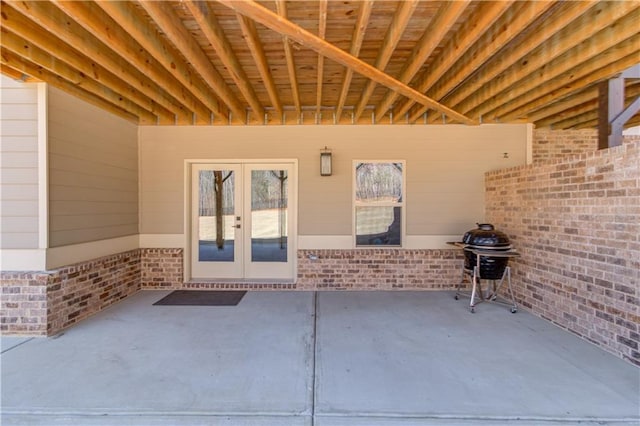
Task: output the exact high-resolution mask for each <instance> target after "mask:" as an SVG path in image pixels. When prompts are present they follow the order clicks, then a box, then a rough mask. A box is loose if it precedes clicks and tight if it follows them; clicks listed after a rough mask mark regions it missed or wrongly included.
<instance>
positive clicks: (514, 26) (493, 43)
mask: <svg viewBox="0 0 640 426" xmlns="http://www.w3.org/2000/svg"><path fill="white" fill-rule="evenodd" d="M554 4H555V2H554V1H534V2H518V3H516V4H515V5H514V7H512V8H510V9H509V10H507V12H506V13H504V14H503V15H502V16H501V17H500V19H499V20H498V21H496V23H495V25H493V26H492V27H490V28H489V29H487V31H486V32H485V33H484V34H483V35H482V37H481V38H480V39H479V40H478V42H477V43H476V44H475V45H474V46H473V47H472V48H471V49H469V51H468V52H467V54H465V55H464V56H463V57H462V58H460V59H459V60H458V61H457V62H456V63H455V64H454V65H453V66H452V67H451V68H450V69H449V70H448V71H447V72H446V74H445V75H443V77H442V78H441V79H440V80H438V82H437V83H436V84H435V85H434V86H433V87H432V88H431V89H430V90H429V91H428V92H427V95H429V96H430V97H431V98H433V99H442V98H444V97H445V96H446V95H447V94H448V93H450V92H451V91H452V90H453V89H455V88H456V87H457V86H458V85H460V83H461V82H463V81H465V80H466V79H467V78H468V77H469V76H471V75H473V73H474V72H476V71H477V70H478V69H479V68H480V67H481V66H482V65H483V64H485V63H487V62H489V61H490V60H491V59H492V58H493V57H494V55H496V54H497V53H498V52H499V51H500V50H501V49H502V48H503V47H504V46H506V45H507V44H508V43H509V42H510V41H512V40H513V39H514V38H515V37H516V36H517V35H519V34H520V33H521V32H522V31H524V30H525V29H526V28H527V27H528V26H529V25H531V24H532V23H533V22H534V21H535V20H536V19H538V18H539V17H540V16H542V14H544V13H545V12H547V11H548V10H549V8H551V6H553V5H554ZM425 111H426V108H424V107H422V108H418V109H417V111H415V113H413V114H412V115H411V116H410V117H409V122H410V123H413V122H414V121H415V120H417V119H418V118H419V117H421V116H422V115H423V114H424V112H425Z"/></svg>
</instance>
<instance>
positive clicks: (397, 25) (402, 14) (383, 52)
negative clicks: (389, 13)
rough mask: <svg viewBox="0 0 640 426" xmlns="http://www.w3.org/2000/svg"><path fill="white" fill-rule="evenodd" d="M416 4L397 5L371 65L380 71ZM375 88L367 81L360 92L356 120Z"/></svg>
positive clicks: (413, 0)
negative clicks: (374, 60)
mask: <svg viewBox="0 0 640 426" xmlns="http://www.w3.org/2000/svg"><path fill="white" fill-rule="evenodd" d="M418 3H419V0H405V1H402V2H400V4H399V5H398V8H397V9H396V13H394V14H393V19H392V20H391V24H390V25H389V28H388V29H387V33H386V34H385V36H384V40H383V41H382V46H381V48H380V50H379V51H378V56H377V57H376V62H375V63H374V65H373V66H374V67H376V68H378V69H379V70H380V71H384V70H385V68H386V67H387V64H388V63H389V61H390V60H391V56H392V55H393V51H394V50H395V49H396V46H397V45H398V42H399V41H400V38H401V37H402V34H404V30H405V28H406V27H407V24H409V20H410V19H411V16H412V15H413V12H414V11H415V9H416V7H417V6H418ZM354 56H357V55H354ZM375 88H376V83H375V82H374V81H373V80H367V83H366V85H365V87H364V90H363V91H362V93H360V100H359V101H358V103H357V104H356V107H355V113H354V114H355V119H356V120H357V119H358V118H360V116H361V115H362V113H363V111H364V109H365V108H366V106H367V102H369V98H371V94H372V93H373V91H374V90H375Z"/></svg>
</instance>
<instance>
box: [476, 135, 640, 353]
mask: <svg viewBox="0 0 640 426" xmlns="http://www.w3.org/2000/svg"><path fill="white" fill-rule="evenodd" d="M486 206H487V207H486V219H487V221H489V222H491V223H493V224H494V225H495V226H496V227H497V228H498V229H500V230H502V231H504V232H506V233H507V234H508V235H509V236H510V238H511V239H512V242H513V244H514V245H515V247H516V248H517V249H518V250H519V251H521V252H522V258H520V259H518V260H515V261H514V262H513V263H512V267H513V272H514V279H513V282H514V285H515V290H516V293H517V297H518V299H519V301H520V303H521V304H522V305H524V306H525V307H526V308H528V309H530V310H531V311H532V312H534V313H536V314H537V315H539V316H541V317H543V318H545V319H548V320H550V321H552V322H554V323H556V324H558V325H560V326H562V327H564V328H566V329H568V330H570V331H572V332H573V333H575V334H577V335H579V336H582V337H583V338H585V339H587V340H589V341H591V342H594V343H596V344H598V345H600V346H602V347H604V348H605V349H607V350H608V351H610V352H612V353H615V354H617V355H619V356H621V357H623V358H625V359H627V360H629V361H630V362H632V363H634V364H636V365H640V349H639V346H640V334H639V333H640V141H635V142H634V141H630V142H627V143H625V144H623V145H622V146H619V147H616V148H612V149H608V150H602V151H591V152H588V153H583V154H581V155H574V156H572V157H569V158H565V159H564V160H563V161H558V160H556V161H550V162H549V163H548V164H539V165H533V166H522V167H516V168H512V169H506V170H500V171H496V172H490V173H488V174H487V175H486Z"/></svg>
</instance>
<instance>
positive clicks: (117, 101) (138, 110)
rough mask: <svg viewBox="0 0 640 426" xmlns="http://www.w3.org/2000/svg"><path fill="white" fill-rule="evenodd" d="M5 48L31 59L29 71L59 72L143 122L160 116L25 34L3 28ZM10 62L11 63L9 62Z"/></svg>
mask: <svg viewBox="0 0 640 426" xmlns="http://www.w3.org/2000/svg"><path fill="white" fill-rule="evenodd" d="M2 47H3V48H5V49H6V50H7V51H11V52H12V53H13V54H18V55H21V56H22V57H23V58H28V59H29V60H30V61H31V64H33V65H29V70H36V67H41V68H42V69H45V70H47V71H49V73H51V74H55V75H58V76H59V77H61V78H62V79H64V80H66V81H68V82H69V84H72V85H75V86H76V87H78V88H80V89H83V90H85V91H87V92H90V93H94V94H96V95H97V96H98V97H100V98H102V99H104V100H105V101H106V102H109V103H111V104H113V105H114V106H116V107H118V108H120V109H121V110H124V111H127V112H129V113H130V114H131V115H133V116H138V117H140V124H158V117H157V116H156V115H155V114H153V113H152V112H151V111H148V110H145V109H144V108H142V107H140V106H139V105H138V104H136V103H135V102H132V101H131V100H130V99H127V98H125V97H124V96H123V95H122V94H120V93H118V92H115V91H113V90H111V89H110V88H108V87H106V86H104V85H102V84H100V83H99V82H97V81H95V80H93V79H92V78H91V77H90V75H91V74H85V73H83V72H82V71H79V70H77V69H75V68H73V67H72V66H70V65H68V64H66V63H65V62H62V61H60V60H58V59H54V58H52V57H51V55H49V54H48V52H46V51H45V50H42V49H40V48H39V47H37V46H34V45H32V44H31V43H29V42H28V41H26V40H25V39H23V38H22V37H20V36H17V35H15V34H13V33H11V32H9V31H7V30H6V29H4V28H3V29H2ZM3 60H4V59H3ZM7 65H11V64H8V63H7ZM24 69H26V68H23V70H24Z"/></svg>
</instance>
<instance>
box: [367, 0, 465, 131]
mask: <svg viewBox="0 0 640 426" xmlns="http://www.w3.org/2000/svg"><path fill="white" fill-rule="evenodd" d="M468 4H469V2H468V1H466V0H463V1H455V0H454V1H450V2H447V3H445V4H444V6H442V7H441V8H440V10H439V11H438V13H437V15H436V16H435V18H434V19H433V22H432V23H431V24H430V25H429V26H428V27H427V29H426V30H425V32H424V33H423V35H422V37H421V38H420V40H419V41H418V43H417V44H416V46H415V47H414V48H413V51H412V52H411V55H409V58H410V59H409V61H408V62H407V63H406V65H405V66H404V68H403V69H402V71H401V72H400V76H399V77H398V80H400V81H401V82H403V83H405V84H408V83H409V82H410V81H411V79H412V78H413V77H414V76H415V75H416V73H417V72H418V71H419V70H420V67H421V66H422V65H423V64H424V62H425V61H426V60H427V59H428V58H429V56H430V55H431V53H432V52H433V51H434V50H435V48H436V47H438V45H439V44H440V42H441V40H442V39H443V38H444V37H445V35H446V34H447V32H449V30H450V29H451V27H452V26H453V25H454V24H455V22H456V21H457V20H458V19H459V18H460V15H462V12H464V10H465V9H466V7H467V6H468ZM399 96H400V94H399V93H397V92H395V91H393V90H389V91H388V92H387V94H386V96H385V97H384V99H383V100H382V102H381V103H380V104H379V105H378V106H377V107H376V113H375V117H376V121H380V120H381V119H382V117H383V116H384V115H385V114H386V113H387V111H388V110H389V109H390V108H391V107H392V106H393V103H394V102H395V100H396V99H397V98H398V97H399Z"/></svg>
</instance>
